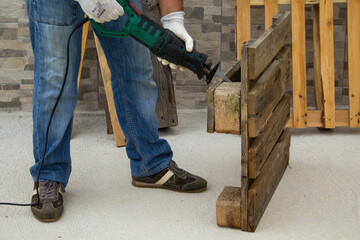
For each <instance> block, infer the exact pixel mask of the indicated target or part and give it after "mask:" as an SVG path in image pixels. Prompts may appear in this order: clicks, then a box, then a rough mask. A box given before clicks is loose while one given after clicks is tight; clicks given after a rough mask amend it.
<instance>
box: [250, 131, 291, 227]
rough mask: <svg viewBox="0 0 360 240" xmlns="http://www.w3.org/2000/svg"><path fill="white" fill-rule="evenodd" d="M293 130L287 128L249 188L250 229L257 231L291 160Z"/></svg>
mask: <svg viewBox="0 0 360 240" xmlns="http://www.w3.org/2000/svg"><path fill="white" fill-rule="evenodd" d="M290 136H291V130H290V129H285V131H284V132H283V134H282V135H281V137H280V139H279V141H278V143H277V144H276V146H275V147H274V149H273V151H272V152H271V154H270V156H269V158H268V159H267V161H266V163H265V165H264V167H263V170H262V171H261V173H260V174H259V176H258V177H257V178H256V180H255V181H254V183H253V184H252V186H251V188H250V189H249V193H248V194H249V199H248V206H249V217H248V223H249V231H255V229H256V227H257V225H258V223H259V221H260V219H261V216H262V215H263V213H264V211H265V209H266V207H267V205H268V204H269V202H270V200H271V197H272V196H273V194H274V192H275V189H276V187H277V185H278V184H279V182H280V180H281V178H282V176H283V174H284V172H285V170H286V166H287V164H288V161H289V147H290Z"/></svg>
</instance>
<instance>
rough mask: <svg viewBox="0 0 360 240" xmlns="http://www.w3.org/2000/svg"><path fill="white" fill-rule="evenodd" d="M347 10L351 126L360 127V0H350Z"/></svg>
mask: <svg viewBox="0 0 360 240" xmlns="http://www.w3.org/2000/svg"><path fill="white" fill-rule="evenodd" d="M347 11H348V16H347V21H348V66H349V70H348V71H349V110H350V112H349V114H350V127H360V74H359V63H360V28H359V26H360V1H359V0H350V1H348V7H347Z"/></svg>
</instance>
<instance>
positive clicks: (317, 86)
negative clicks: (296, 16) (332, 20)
mask: <svg viewBox="0 0 360 240" xmlns="http://www.w3.org/2000/svg"><path fill="white" fill-rule="evenodd" d="M319 14H320V13H319V5H318V4H314V5H313V48H314V95H315V105H316V109H317V110H323V109H324V105H323V90H322V83H321V69H320V67H321V65H320V29H319V21H320V19H319V17H320V15H319Z"/></svg>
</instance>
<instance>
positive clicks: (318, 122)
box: [286, 110, 350, 128]
mask: <svg viewBox="0 0 360 240" xmlns="http://www.w3.org/2000/svg"><path fill="white" fill-rule="evenodd" d="M335 119H336V120H335V126H336V127H349V122H350V121H349V110H336V111H335ZM293 121H294V113H293V111H291V112H290V119H289V121H288V123H287V124H286V127H293ZM308 121H309V123H308V126H309V127H320V128H323V127H324V122H323V113H322V111H320V110H312V111H308Z"/></svg>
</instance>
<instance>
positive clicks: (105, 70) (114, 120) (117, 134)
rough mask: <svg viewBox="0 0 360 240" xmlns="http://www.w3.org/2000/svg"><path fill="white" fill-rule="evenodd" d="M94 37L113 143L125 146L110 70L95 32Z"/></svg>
mask: <svg viewBox="0 0 360 240" xmlns="http://www.w3.org/2000/svg"><path fill="white" fill-rule="evenodd" d="M94 38H95V44H96V50H97V54H98V58H99V63H100V69H101V76H102V79H103V82H104V88H105V94H106V100H107V102H108V105H109V112H110V117H111V125H112V127H113V130H114V138H115V144H116V146H117V147H121V146H125V145H126V139H125V136H124V133H123V132H122V130H121V127H120V124H119V120H118V117H117V114H116V110H115V103H114V97H113V92H112V87H111V72H110V69H109V67H108V64H107V61H106V57H105V54H104V51H103V50H102V48H101V46H100V43H99V39H98V38H97V37H96V35H95V33H94Z"/></svg>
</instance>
